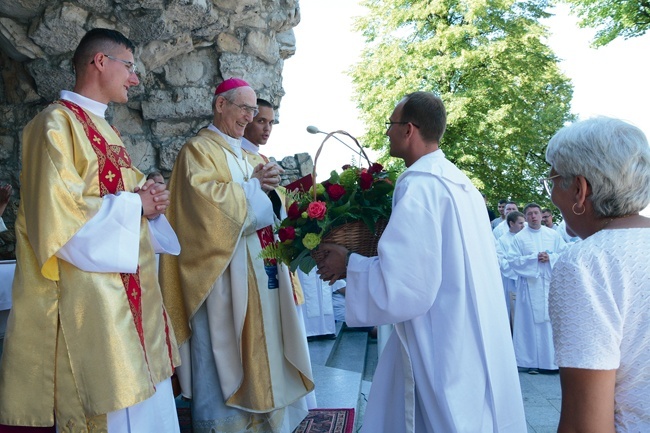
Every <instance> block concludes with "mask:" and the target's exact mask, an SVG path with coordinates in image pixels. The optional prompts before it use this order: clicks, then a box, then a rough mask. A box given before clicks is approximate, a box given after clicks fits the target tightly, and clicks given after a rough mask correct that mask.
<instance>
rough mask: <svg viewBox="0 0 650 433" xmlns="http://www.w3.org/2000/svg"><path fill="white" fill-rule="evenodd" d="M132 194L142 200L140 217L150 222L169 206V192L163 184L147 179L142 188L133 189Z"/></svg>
mask: <svg viewBox="0 0 650 433" xmlns="http://www.w3.org/2000/svg"><path fill="white" fill-rule="evenodd" d="M133 192H134V193H136V194H138V195H139V196H140V200H142V215H143V216H145V217H147V218H148V219H150V220H152V219H155V218H157V217H158V216H160V215H162V214H163V213H165V210H167V207H168V206H169V191H168V190H167V185H165V184H164V183H156V182H154V180H153V179H149V180H147V181H146V182H145V183H144V185H142V187H135V189H134V190H133Z"/></svg>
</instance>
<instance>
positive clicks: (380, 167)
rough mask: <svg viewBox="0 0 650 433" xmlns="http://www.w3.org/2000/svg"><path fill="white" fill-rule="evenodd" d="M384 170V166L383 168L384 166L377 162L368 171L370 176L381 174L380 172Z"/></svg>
mask: <svg viewBox="0 0 650 433" xmlns="http://www.w3.org/2000/svg"><path fill="white" fill-rule="evenodd" d="M383 169H384V166H383V165H381V164H380V163H378V162H375V163H373V164H372V165H371V166H370V168H369V169H368V173H370V174H374V173H379V172H380V171H382V170H383Z"/></svg>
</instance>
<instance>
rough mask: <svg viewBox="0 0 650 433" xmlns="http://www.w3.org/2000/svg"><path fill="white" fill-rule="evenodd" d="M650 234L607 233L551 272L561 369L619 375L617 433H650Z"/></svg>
mask: <svg viewBox="0 0 650 433" xmlns="http://www.w3.org/2000/svg"><path fill="white" fill-rule="evenodd" d="M649 252H650V229H618V230H601V231H600V232H598V233H596V234H594V235H592V236H590V237H589V238H587V239H585V240H584V241H582V242H578V243H576V244H574V245H573V246H572V247H571V248H569V249H568V250H567V251H566V252H565V254H564V255H563V256H562V257H561V258H560V259H559V260H558V262H557V264H556V265H555V268H554V270H553V277H552V281H551V289H550V296H549V312H550V317H551V322H552V324H553V341H554V343H555V358H556V362H557V364H558V365H559V366H560V367H574V368H585V369H593V370H612V369H617V372H616V391H615V421H616V431H617V432H650V258H649V257H648V253H649Z"/></svg>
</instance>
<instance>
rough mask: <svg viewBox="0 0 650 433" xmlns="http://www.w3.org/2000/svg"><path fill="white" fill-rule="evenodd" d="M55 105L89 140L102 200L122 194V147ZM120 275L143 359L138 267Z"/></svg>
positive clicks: (126, 164)
mask: <svg viewBox="0 0 650 433" xmlns="http://www.w3.org/2000/svg"><path fill="white" fill-rule="evenodd" d="M56 102H57V103H59V104H61V105H63V106H65V107H66V108H68V109H69V110H70V111H72V112H73V113H74V114H75V116H76V117H77V120H78V121H79V123H81V125H82V126H83V129H84V132H85V133H86V136H87V137H88V140H89V141H90V145H91V146H92V148H93V150H94V151H95V154H96V155H97V162H98V164H99V170H98V173H99V190H100V197H104V196H105V195H106V194H115V193H117V192H121V191H124V180H123V179H122V171H121V168H131V157H130V156H129V154H128V152H127V151H126V148H124V147H122V146H119V145H116V144H108V143H107V142H106V139H105V138H104V137H103V136H102V135H101V134H100V133H99V131H98V130H97V127H96V126H95V123H94V122H93V121H92V119H91V118H90V117H89V116H88V113H86V112H85V111H84V110H83V109H82V108H81V107H80V106H78V105H77V104H75V103H73V102H70V101H66V100H64V99H62V100H59V101H56ZM111 127H112V128H113V130H114V131H115V132H116V133H117V135H118V136H119V135H120V133H119V131H118V130H117V129H116V128H115V127H113V126H111ZM120 276H121V277H122V284H123V285H124V290H126V297H127V299H128V300H129V306H130V308H131V314H132V315H133V322H134V324H135V328H136V330H137V331H138V336H139V337H140V344H141V345H142V350H143V351H144V354H145V359H146V357H147V350H146V347H145V344H144V329H143V327H142V287H141V286H140V266H138V268H137V269H136V271H135V273H133V274H126V273H121V274H120ZM163 317H164V320H165V334H166V340H167V349H168V352H169V360H170V362H172V348H171V341H170V338H169V326H168V324H167V314H166V313H165V311H164V309H163ZM147 363H148V361H147ZM172 367H173V363H172Z"/></svg>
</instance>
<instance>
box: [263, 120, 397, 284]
mask: <svg viewBox="0 0 650 433" xmlns="http://www.w3.org/2000/svg"><path fill="white" fill-rule="evenodd" d="M337 132H342V133H344V134H347V133H345V132H343V131H337ZM332 134H334V133H330V134H328V137H327V138H329V137H330V136H331V135H332ZM347 135H348V136H349V134H347ZM350 137H351V136H350ZM327 138H326V139H325V140H324V141H323V144H324V143H325V141H326V140H327ZM352 138H353V139H354V137H352ZM355 142H356V140H355ZM357 145H358V143H357ZM359 147H360V148H361V146H359ZM321 149H322V144H321ZM321 149H319V151H318V153H317V154H316V158H315V161H314V172H313V173H312V176H311V187H306V188H305V187H304V183H303V184H302V185H303V188H296V189H293V190H291V189H287V203H288V204H289V207H288V209H287V218H285V219H284V220H283V221H282V222H281V223H280V225H279V226H278V227H276V233H277V235H278V238H279V241H277V242H275V243H274V244H271V245H268V246H267V247H266V248H265V249H264V250H263V251H262V255H261V257H262V258H265V259H277V260H280V261H282V262H283V263H285V264H286V265H288V266H289V267H290V269H291V270H292V271H295V270H296V269H300V270H302V271H303V272H305V273H309V271H310V270H311V269H312V268H313V267H314V266H316V260H318V259H319V254H322V253H321V252H319V250H318V246H319V245H320V243H321V242H332V243H337V244H341V245H344V246H345V247H346V248H348V249H349V250H351V251H354V252H356V253H359V254H363V255H366V256H371V255H375V254H376V251H377V250H376V249H377V242H378V241H379V237H380V236H381V233H382V232H383V229H384V228H385V226H386V223H387V221H388V218H389V217H390V213H391V209H392V195H393V189H394V185H395V179H396V176H397V174H396V173H395V172H391V171H386V170H384V168H383V167H382V166H381V164H378V163H373V164H371V163H370V162H369V161H368V164H369V167H368V168H360V167H355V166H350V165H346V166H343V171H342V172H340V173H337V172H336V171H332V173H331V174H330V177H329V179H327V180H326V181H324V182H321V183H318V184H317V183H314V179H315V171H316V161H317V159H318V155H319V154H320V150H321ZM361 150H362V152H363V149H361ZM363 154H364V156H365V152H363ZM367 159H368V158H367V156H366V160H367ZM307 188H309V189H308V190H306V189H307Z"/></svg>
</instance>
